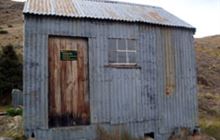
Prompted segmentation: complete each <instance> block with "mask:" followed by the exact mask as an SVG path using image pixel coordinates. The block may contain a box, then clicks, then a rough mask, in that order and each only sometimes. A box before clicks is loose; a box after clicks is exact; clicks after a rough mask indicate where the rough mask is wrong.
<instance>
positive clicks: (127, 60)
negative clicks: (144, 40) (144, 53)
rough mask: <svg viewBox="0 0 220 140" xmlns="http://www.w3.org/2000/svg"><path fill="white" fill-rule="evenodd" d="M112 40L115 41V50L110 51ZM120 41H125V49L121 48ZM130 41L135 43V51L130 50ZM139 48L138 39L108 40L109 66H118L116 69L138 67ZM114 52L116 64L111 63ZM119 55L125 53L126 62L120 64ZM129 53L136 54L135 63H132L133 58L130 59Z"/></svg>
mask: <svg viewBox="0 0 220 140" xmlns="http://www.w3.org/2000/svg"><path fill="white" fill-rule="evenodd" d="M110 40H114V41H115V49H112V50H110V49H109V47H110V43H109V41H110ZM120 40H123V41H124V43H125V46H124V47H123V49H121V48H119V41H120ZM129 40H130V41H133V43H134V44H133V45H134V47H133V49H129V45H128V42H129ZM137 48H138V46H137V39H130V38H108V65H109V66H116V67H120V66H121V67H126V66H128V67H130V66H137V52H138V50H137ZM112 52H114V53H116V60H115V62H110V60H109V58H110V56H109V55H111V53H112ZM118 53H125V55H126V56H125V59H126V61H125V62H119V60H118V58H119V57H118ZM129 53H134V54H135V59H134V60H135V62H133V63H132V62H131V60H130V59H131V58H129Z"/></svg>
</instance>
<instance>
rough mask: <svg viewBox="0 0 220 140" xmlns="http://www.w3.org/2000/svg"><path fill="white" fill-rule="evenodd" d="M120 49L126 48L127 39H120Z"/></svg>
mask: <svg viewBox="0 0 220 140" xmlns="http://www.w3.org/2000/svg"><path fill="white" fill-rule="evenodd" d="M118 50H126V44H125V39H118Z"/></svg>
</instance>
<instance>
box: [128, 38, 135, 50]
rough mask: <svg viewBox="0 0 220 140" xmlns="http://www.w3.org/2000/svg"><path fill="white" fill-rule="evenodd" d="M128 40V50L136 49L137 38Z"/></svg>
mask: <svg viewBox="0 0 220 140" xmlns="http://www.w3.org/2000/svg"><path fill="white" fill-rule="evenodd" d="M127 42H128V50H136V47H135V40H131V39H129V40H127Z"/></svg>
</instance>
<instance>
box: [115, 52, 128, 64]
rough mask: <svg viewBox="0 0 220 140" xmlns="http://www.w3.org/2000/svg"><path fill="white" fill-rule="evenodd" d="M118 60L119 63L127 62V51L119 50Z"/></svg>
mask: <svg viewBox="0 0 220 140" xmlns="http://www.w3.org/2000/svg"><path fill="white" fill-rule="evenodd" d="M117 57H118V62H117V63H127V62H126V52H117Z"/></svg>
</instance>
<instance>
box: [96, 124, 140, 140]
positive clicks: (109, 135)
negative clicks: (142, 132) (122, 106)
mask: <svg viewBox="0 0 220 140" xmlns="http://www.w3.org/2000/svg"><path fill="white" fill-rule="evenodd" d="M96 133H97V138H96V140H144V139H142V138H132V137H131V135H129V133H128V132H126V131H124V130H121V129H116V130H113V131H112V132H108V131H106V130H105V129H104V128H101V127H99V126H98V127H97V132H96Z"/></svg>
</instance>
